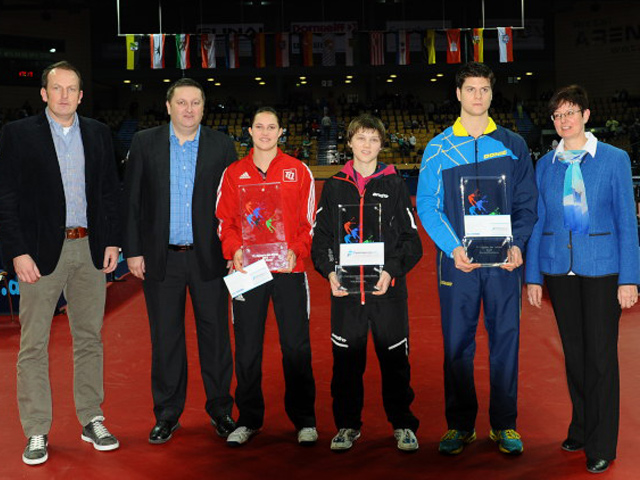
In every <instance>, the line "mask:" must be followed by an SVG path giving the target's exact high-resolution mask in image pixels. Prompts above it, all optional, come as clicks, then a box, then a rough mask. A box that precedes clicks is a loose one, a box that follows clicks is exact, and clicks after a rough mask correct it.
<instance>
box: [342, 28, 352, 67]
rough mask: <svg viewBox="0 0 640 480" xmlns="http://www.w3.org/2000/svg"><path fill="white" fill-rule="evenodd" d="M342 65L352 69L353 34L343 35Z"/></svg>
mask: <svg viewBox="0 0 640 480" xmlns="http://www.w3.org/2000/svg"><path fill="white" fill-rule="evenodd" d="M344 64H345V65H346V66H347V67H353V32H347V33H345V34H344Z"/></svg>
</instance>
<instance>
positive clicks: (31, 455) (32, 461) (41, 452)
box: [22, 435, 49, 465]
mask: <svg viewBox="0 0 640 480" xmlns="http://www.w3.org/2000/svg"><path fill="white" fill-rule="evenodd" d="M48 446H49V436H48V435H33V436H32V437H29V440H28V441H27V446H26V447H25V448H24V453H23V454H22V461H23V462H24V463H26V464H27V465H40V464H41V463H44V462H46V461H47V459H48V458H49V454H48V453H47V447H48Z"/></svg>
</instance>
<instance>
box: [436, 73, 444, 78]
mask: <svg viewBox="0 0 640 480" xmlns="http://www.w3.org/2000/svg"><path fill="white" fill-rule="evenodd" d="M436 77H438V78H442V77H444V73H436Z"/></svg>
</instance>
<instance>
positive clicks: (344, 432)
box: [331, 428, 360, 452]
mask: <svg viewBox="0 0 640 480" xmlns="http://www.w3.org/2000/svg"><path fill="white" fill-rule="evenodd" d="M359 438H360V430H354V429H353V428H341V429H340V430H339V431H338V434H337V435H336V436H335V437H333V440H331V450H334V451H338V452H340V451H345V450H349V449H350V448H351V447H353V444H354V442H355V441H356V440H357V439H359Z"/></svg>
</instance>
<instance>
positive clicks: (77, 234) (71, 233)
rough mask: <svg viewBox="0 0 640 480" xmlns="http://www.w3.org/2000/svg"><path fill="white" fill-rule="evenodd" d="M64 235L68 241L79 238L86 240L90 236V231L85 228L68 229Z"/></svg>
mask: <svg viewBox="0 0 640 480" xmlns="http://www.w3.org/2000/svg"><path fill="white" fill-rule="evenodd" d="M64 235H65V238H67V239H68V240H76V239H78V238H84V237H86V236H87V235H89V230H87V229H86V228H84V227H75V228H67V229H66V230H65V233H64Z"/></svg>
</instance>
